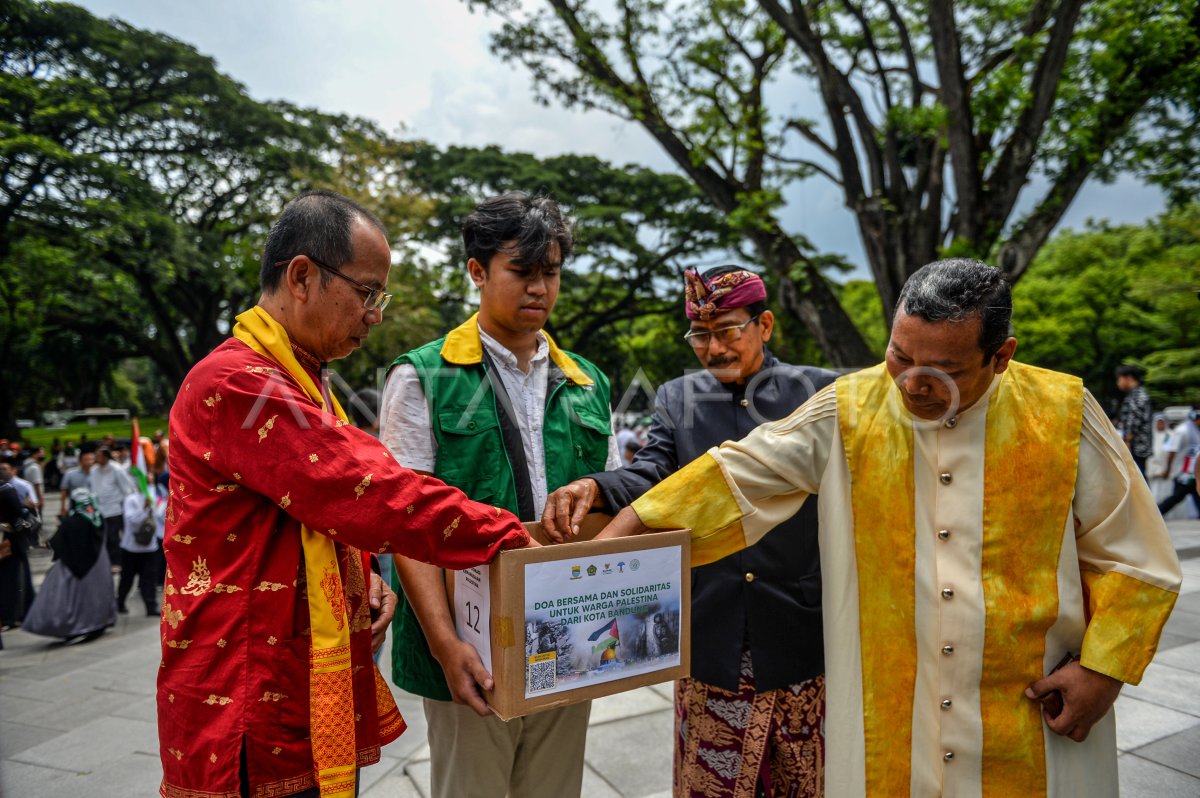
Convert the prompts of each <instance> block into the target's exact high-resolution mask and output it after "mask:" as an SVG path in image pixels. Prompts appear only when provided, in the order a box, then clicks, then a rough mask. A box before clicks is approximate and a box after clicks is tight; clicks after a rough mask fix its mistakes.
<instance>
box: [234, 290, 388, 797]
mask: <svg viewBox="0 0 1200 798" xmlns="http://www.w3.org/2000/svg"><path fill="white" fill-rule="evenodd" d="M233 337H234V338H237V339H238V340H239V341H241V342H242V343H244V344H246V346H248V347H250V348H251V349H253V350H254V351H255V352H258V353H259V354H260V355H264V356H266V357H269V358H271V359H272V360H274V361H275V362H276V363H278V364H279V365H281V366H283V368H284V369H285V370H286V371H287V372H288V374H290V375H291V376H292V378H293V379H294V380H296V382H298V383H299V384H300V386H301V387H302V388H304V392H305V393H307V394H308V396H309V398H310V399H312V400H313V401H314V402H316V403H317V404H318V405H320V406H321V408H322V409H324V410H327V411H329V412H331V413H333V414H334V415H336V416H337V417H338V418H339V419H341V420H342V421H346V420H347V418H346V412H345V411H344V410H342V406H341V405H340V404H338V401H337V399H335V398H334V397H333V395H332V394H330V395H329V400H330V403H331V404H332V405H333V407H332V408H330V407H326V405H325V398H324V396H323V395H322V392H321V389H320V388H319V387H318V386H317V384H316V383H315V382H313V380H312V377H310V376H309V374H308V372H307V371H305V370H304V368H303V367H302V366H301V365H300V361H299V360H297V359H296V355H295V353H294V352H293V351H292V345H291V342H290V340H289V339H288V334H287V331H286V330H284V329H283V327H282V325H280V324H279V322H277V321H275V319H273V318H271V316H270V314H268V313H267V312H266V311H265V310H263V309H262V308H261V307H257V306H256V307H253V308H251V309H250V310H247V311H246V312H244V313H242V314H240V315H239V316H238V317H237V324H236V325H235V326H234V328H233ZM300 538H301V543H302V545H303V549H304V572H305V576H306V577H307V584H306V588H307V597H308V618H309V623H310V625H311V627H312V643H311V655H310V658H309V665H308V675H309V683H308V709H309V726H310V731H311V734H312V754H313V768H314V770H315V771H316V779H317V786H318V787H319V788H320V791H321V798H353V796H354V786H355V779H356V774H357V770H356V768H357V764H358V763H357V749H356V745H355V739H354V686H353V681H352V675H353V672H352V671H351V668H350V623H349V619H348V618H347V616H346V596H345V591H344V589H343V587H342V577H341V574H340V572H339V570H338V556H337V549H336V548H335V547H334V544H333V541H332V540H330V539H329V538H327V537H325V536H324V535H321V534H319V533H317V532H314V531H313V530H311V529H309V528H308V527H306V526H302V527H301V528H300ZM346 563H347V567H348V568H362V557H361V556H360V555H359V553H358V551H357V550H355V549H351V550H350V552H349V556H348V557H347V558H346ZM389 698H390V695H389Z"/></svg>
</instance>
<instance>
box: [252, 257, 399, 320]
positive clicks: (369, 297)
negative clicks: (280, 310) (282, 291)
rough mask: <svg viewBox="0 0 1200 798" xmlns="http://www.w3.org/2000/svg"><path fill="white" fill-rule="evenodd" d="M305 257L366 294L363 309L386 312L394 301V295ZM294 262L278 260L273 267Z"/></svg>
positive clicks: (312, 258) (290, 259)
mask: <svg viewBox="0 0 1200 798" xmlns="http://www.w3.org/2000/svg"><path fill="white" fill-rule="evenodd" d="M304 257H306V258H308V259H309V260H311V261H312V262H313V263H315V264H317V266H319V267H321V268H322V269H324V270H325V271H327V272H329V273H330V274H336V275H337V276H338V277H341V278H342V279H343V280H345V281H346V282H348V283H350V284H351V285H353V286H354V287H355V288H357V289H358V290H359V291H362V292H363V293H364V294H366V300H365V301H364V302H363V307H364V308H366V309H367V310H378V311H379V312H380V313H382V312H383V311H384V309H385V308H387V306H388V303H389V302H391V301H392V294H389V293H387V292H386V291H384V290H383V289H382V288H372V287H371V286H369V285H363V284H362V283H360V282H359V281H358V280H355V279H354V278H353V277H349V276H347V275H345V274H342V273H341V272H340V271H338V270H337V269H335V268H333V267H332V266H326V265H325V264H324V263H321V261H319V260H317V259H316V258H314V257H313V256H312V255H305V256H304ZM292 260H294V258H289V259H288V260H278V261H275V263H273V264H271V265H272V266H273V267H274V268H279V267H280V266H287V265H288V264H289V263H291V262H292Z"/></svg>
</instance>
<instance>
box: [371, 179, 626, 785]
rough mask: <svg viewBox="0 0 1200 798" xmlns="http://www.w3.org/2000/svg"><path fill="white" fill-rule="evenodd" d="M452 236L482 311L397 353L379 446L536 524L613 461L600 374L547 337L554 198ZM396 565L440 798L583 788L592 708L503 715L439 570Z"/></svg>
mask: <svg viewBox="0 0 1200 798" xmlns="http://www.w3.org/2000/svg"><path fill="white" fill-rule="evenodd" d="M463 243H464V245H465V248H466V255H467V258H468V260H467V270H468V271H469V273H470V276H471V280H472V282H474V283H475V286H476V287H477V288H478V289H479V313H478V314H476V315H475V316H472V317H471V318H470V319H468V320H467V321H466V323H464V324H463V325H462V326H460V327H458V328H456V329H455V330H452V331H451V332H450V334H449V335H447V336H446V337H444V338H441V339H438V340H436V341H433V342H432V343H429V344H426V345H425V346H422V347H420V348H418V349H415V350H413V351H411V352H409V353H407V354H405V355H402V356H401V357H399V358H397V359H396V361H395V363H394V364H393V366H394V368H393V369H392V373H391V375H390V376H389V378H388V382H387V386H386V388H385V390H384V395H383V403H382V408H381V430H382V439H383V442H384V443H385V444H386V445H387V447H388V448H389V449H390V450H391V451H392V453H393V454H394V455H395V456H396V459H397V460H398V461H399V462H400V463H401V464H402V465H404V466H406V467H408V468H411V469H413V470H415V471H420V472H424V473H428V474H431V475H433V476H435V477H437V478H438V479H440V480H442V481H443V482H446V483H448V484H450V485H454V486H455V487H458V488H460V489H461V490H463V491H464V492H465V493H466V494H467V495H468V496H469V497H471V498H472V499H475V500H477V501H481V502H486V503H489V504H492V505H495V506H497V507H503V508H505V509H507V510H510V511H512V512H513V513H516V514H517V515H518V516H519V517H520V518H521V520H523V521H533V520H535V519H537V518H539V517H540V516H541V513H542V508H543V505H544V504H545V503H546V496H547V494H548V493H549V492H550V491H553V490H555V489H556V488H559V487H561V486H562V485H565V484H567V483H568V482H571V481H572V480H574V479H577V478H578V477H580V476H583V475H584V474H588V473H591V472H593V471H598V470H604V469H606V468H608V469H611V468H616V467H617V466H618V465H619V463H620V460H619V457H618V454H617V448H616V441H615V439H614V438H613V436H612V427H611V421H610V418H609V384H608V380H607V378H605V376H604V375H603V374H601V373H600V371H599V370H598V369H597V368H596V367H595V366H594V365H592V364H591V363H589V362H588V361H586V360H584V359H583V358H581V357H578V356H577V355H573V354H571V353H569V352H565V351H563V350H561V349H559V348H558V347H557V346H556V345H555V343H554V341H553V340H551V339H550V336H548V335H547V334H546V333H545V332H543V331H542V328H543V327H544V326H545V324H546V320H547V319H548V318H549V316H550V311H551V310H552V309H553V308H554V301H555V298H556V297H557V295H558V286H559V279H560V277H559V276H560V272H561V269H562V264H563V261H565V260H566V259H567V257H568V256H569V255H570V254H571V247H572V243H573V239H572V233H571V226H570V222H569V220H567V219H564V218H563V215H562V213H561V211H560V210H559V208H558V205H557V204H556V203H555V202H554V201H552V200H550V199H546V198H544V197H533V196H530V195H528V194H525V193H513V194H505V195H502V196H498V197H493V198H491V199H488V200H486V201H485V202H483V203H482V204H481V205H480V206H479V207H477V208H476V209H475V211H474V212H473V213H472V214H471V215H470V216H468V217H467V219H466V221H465V223H464V224H463ZM395 565H396V571H397V574H398V576H399V581H400V584H401V585H402V586H403V588H404V589H403V592H402V597H401V600H400V608H399V609H398V610H397V613H396V622H395V626H396V634H395V636H394V639H393V642H392V678H393V680H394V681H395V683H396V685H397V686H399V687H400V688H402V689H404V690H407V691H408V692H411V693H415V694H417V695H420V696H422V697H423V698H424V706H425V717H426V719H427V720H428V723H429V750H430V758H431V760H432V768H433V773H432V780H433V794H434V796H435V798H461V797H462V796H472V798H493V797H494V798H503V796H504V795H505V794H508V795H511V796H520V798H530V797H532V798H539V796H546V798H561V797H562V796H570V795H579V793H580V788H581V785H582V780H583V749H584V742H585V738H586V735H587V721H588V714H589V712H590V710H591V706H590V704H589V703H582V704H575V705H572V706H568V707H564V708H561V709H557V710H550V711H547V712H540V713H537V714H535V715H530V716H529V717H526V718H519V719H516V720H513V721H510V722H508V723H504V722H502V721H500V720H499V719H498V718H496V717H495V716H494V715H492V714H491V711H490V710H489V709H488V707H487V704H486V703H485V702H484V700H483V696H482V694H481V689H489V688H490V687H491V686H492V677H491V674H489V673H488V672H487V671H486V670H485V669H484V667H483V663H482V662H481V661H480V659H479V655H478V654H477V653H476V652H475V649H474V648H472V647H471V646H470V645H469V644H466V643H463V642H461V641H460V640H459V639H458V637H457V636H456V634H455V630H454V621H453V617H452V615H451V611H450V607H449V604H448V602H447V599H446V590H445V582H444V579H443V574H442V571H441V570H440V569H438V568H436V567H433V566H429V565H426V564H425V563H421V562H417V561H416V560H409V559H406V558H402V557H397V558H396V560H395ZM397 592H400V591H397Z"/></svg>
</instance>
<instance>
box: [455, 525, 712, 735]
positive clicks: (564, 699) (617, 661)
mask: <svg viewBox="0 0 1200 798" xmlns="http://www.w3.org/2000/svg"><path fill="white" fill-rule="evenodd" d="M607 521H608V518H607V516H603V515H599V514H593V515H589V516H588V517H587V518H586V519H585V521H584V523H583V524H582V525H581V530H580V534H579V536H578V537H577V538H576V539H575V540H574V541H572V542H571V543H562V544H558V545H551V546H544V547H542V548H535V549H520V550H517V551H504V552H501V553H500V555H499V556H498V557H497V558H496V559H495V561H493V562H492V563H491V564H490V565H488V566H484V567H481V568H470V569H467V570H465V571H448V572H447V589H448V591H449V592H450V604H451V607H453V609H454V615H455V625H456V627H457V629H458V635H459V637H460V638H461V639H463V640H465V641H467V642H469V643H471V644H472V645H474V646H475V649H476V650H477V651H479V654H480V658H481V659H482V660H483V664H484V667H486V668H487V669H488V670H489V671H490V672H491V674H492V678H493V679H494V681H495V688H494V689H493V690H491V691H489V692H487V693H486V694H485V698H486V699H487V702H488V705H489V706H490V707H491V708H492V710H493V711H494V712H495V713H496V714H497V715H498V716H499V717H500V718H502V719H504V720H508V719H510V718H515V717H520V716H522V715H528V714H531V713H534V712H540V711H542V710H546V709H552V708H553V707H559V706H565V705H567V704H574V703H578V702H579V701H585V700H588V699H592V698H600V697H602V696H606V695H612V694H614V693H621V692H624V691H626V690H632V689H634V688H636V687H644V686H645V685H649V684H657V683H659V682H665V681H672V680H675V679H678V678H681V677H683V676H687V675H688V673H689V672H690V665H691V662H690V653H691V605H692V595H691V587H692V580H691V571H690V562H691V537H690V535H689V533H688V531H687V530H676V531H670V532H657V533H652V534H645V535H639V536H637V537H629V538H620V539H617V540H592V539H591V538H592V537H594V536H595V535H596V534H597V533H598V532H599V531H600V530H601V529H602V528H603V527H604V524H605V523H607ZM526 527H527V528H528V529H529V531H530V534H532V535H533V536H534V538H535V539H537V540H538V541H539V542H544V536H543V534H542V530H541V525H540V524H526Z"/></svg>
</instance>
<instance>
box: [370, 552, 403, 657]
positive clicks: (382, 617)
mask: <svg viewBox="0 0 1200 798" xmlns="http://www.w3.org/2000/svg"><path fill="white" fill-rule="evenodd" d="M368 596H369V599H370V602H371V617H372V618H373V619H374V620H373V621H372V623H371V653H372V654H378V653H379V649H381V648H382V647H383V641H384V640H387V630H388V624H390V623H391V622H392V617H393V616H394V615H395V614H396V604H397V602H398V601H399V599H398V598H396V594H395V593H394V592H393V591H392V588H391V587H390V586H389V585H388V584H387V583H386V582H384V581H383V578H382V577H380V576H379V574H377V573H375V572H374V571H372V572H371V590H370V592H369V594H368Z"/></svg>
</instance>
